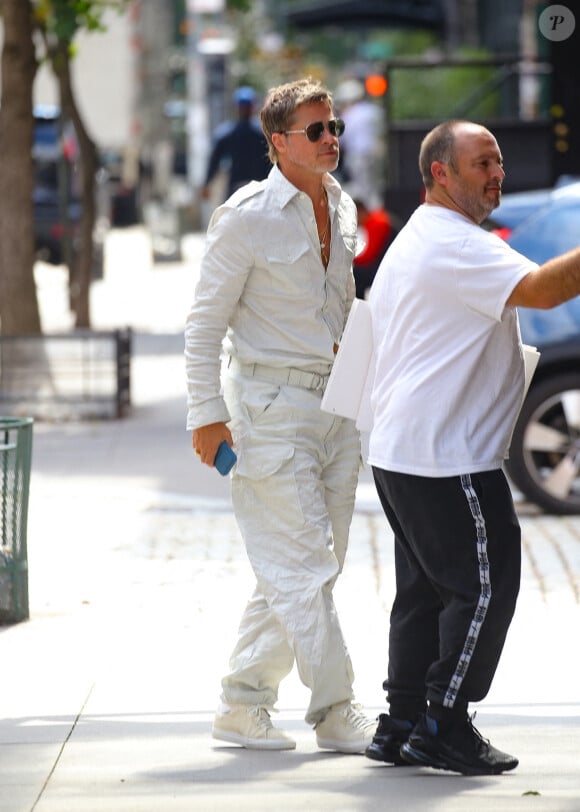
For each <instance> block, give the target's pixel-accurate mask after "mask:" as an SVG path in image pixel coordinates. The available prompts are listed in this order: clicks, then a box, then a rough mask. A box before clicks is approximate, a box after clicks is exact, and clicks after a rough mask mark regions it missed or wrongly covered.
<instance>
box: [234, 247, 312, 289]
mask: <svg viewBox="0 0 580 812" xmlns="http://www.w3.org/2000/svg"><path fill="white" fill-rule="evenodd" d="M309 252H311V246H310V245H309V243H308V242H306V241H302V240H300V239H299V238H296V237H294V238H292V239H290V238H289V237H288V238H286V239H285V238H284V237H281V238H280V240H279V241H277V242H275V243H274V242H272V243H267V244H265V245H264V246H263V248H262V249H261V251H260V252H259V253H257V254H256V259H255V262H256V266H255V273H253V274H252V279H251V280H248V282H249V283H250V284H251V285H255V286H256V287H261V288H262V290H264V289H270V290H276V291H279V292H285V293H288V294H291V293H299V294H301V295H304V286H305V284H306V285H308V284H309V277H310V276H311V267H310V266H311V257H310V256H309Z"/></svg>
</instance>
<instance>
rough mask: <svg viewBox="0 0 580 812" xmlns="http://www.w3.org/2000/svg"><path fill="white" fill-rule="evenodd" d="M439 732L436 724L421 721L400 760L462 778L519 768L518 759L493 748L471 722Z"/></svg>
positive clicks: (404, 747)
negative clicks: (461, 775) (451, 772)
mask: <svg viewBox="0 0 580 812" xmlns="http://www.w3.org/2000/svg"><path fill="white" fill-rule="evenodd" d="M436 729H437V728H436V725H435V724H434V723H433V720H431V719H429V720H428V721H427V720H426V718H425V717H422V719H420V720H419V722H418V723H417V724H416V726H415V728H414V730H413V732H412V733H411V735H410V736H409V738H408V740H407V741H406V742H405V743H404V744H403V745H402V746H401V756H402V757H403V758H404V759H406V761H408V762H409V763H411V764H418V765H420V766H422V767H435V769H438V770H454V771H455V772H458V773H463V775H497V774H498V773H503V772H505V771H506V770H513V769H515V768H516V767H517V766H518V763H519V762H518V759H517V758H514V757H513V756H510V755H508V754H507V753H502V751H501V750H497V749H496V748H495V747H493V746H492V745H491V744H490V743H489V741H488V740H487V739H484V738H483V736H482V735H481V734H480V733H479V731H478V730H477V728H475V727H474V725H473V723H472V721H471V719H465V721H463V722H459V723H458V724H456V725H454V726H453V727H450V728H449V729H448V730H439V731H437V732H434V731H436Z"/></svg>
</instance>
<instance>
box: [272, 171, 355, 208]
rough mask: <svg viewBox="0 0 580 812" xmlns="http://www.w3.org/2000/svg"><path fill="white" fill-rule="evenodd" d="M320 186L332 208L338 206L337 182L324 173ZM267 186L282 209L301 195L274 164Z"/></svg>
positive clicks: (338, 187)
mask: <svg viewBox="0 0 580 812" xmlns="http://www.w3.org/2000/svg"><path fill="white" fill-rule="evenodd" d="M322 184H323V186H324V188H325V189H326V192H327V194H328V200H329V202H330V204H331V206H332V208H336V207H337V206H338V202H339V200H340V194H341V187H340V184H339V183H338V181H337V180H336V179H335V178H333V176H332V175H331V174H330V173H328V172H327V173H326V174H325V175H324V177H323V179H322ZM268 185H269V186H270V188H271V190H272V192H273V193H274V197H275V199H276V200H277V201H278V203H279V204H280V208H281V209H283V208H284V207H285V206H286V205H287V204H288V203H289V202H290V201H291V200H292V199H293V198H294V197H296V195H299V194H301V192H300V189H297V188H296V186H294V184H293V183H290V181H289V180H288V179H287V178H286V176H285V175H283V174H282V172H281V171H280V169H279V168H278V165H277V164H274V166H273V167H272V169H271V170H270V174H269V175H268Z"/></svg>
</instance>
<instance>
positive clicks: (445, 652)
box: [373, 468, 521, 719]
mask: <svg viewBox="0 0 580 812" xmlns="http://www.w3.org/2000/svg"><path fill="white" fill-rule="evenodd" d="M373 474H374V478H375V483H376V486H377V490H378V494H379V498H380V500H381V504H382V506H383V509H384V511H385V514H386V516H387V519H388V520H389V523H390V525H391V527H392V530H393V532H394V535H395V571H396V586H397V589H396V597H395V601H394V603H393V607H392V611H391V623H390V634H389V666H388V677H387V680H386V681H385V682H384V684H383V687H384V688H385V690H386V691H387V701H388V702H389V705H390V713H391V715H392V716H394V717H396V718H402V719H415V718H416V717H417V716H418V715H419V714H420V713H422V712H424V710H425V707H426V703H427V701H429V704H430V706H433V707H435V708H436V709H437V708H439V709H441V711H442V712H443V713H444V714H445V715H453V716H455V715H457V716H463V715H465V713H466V710H467V704H468V702H476V701H479V700H481V699H483V698H484V697H485V696H486V694H487V693H488V691H489V688H490V686H491V682H492V679H493V676H494V674H495V671H496V668H497V664H498V661H499V657H500V654H501V651H502V648H503V645H504V642H505V638H506V635H507V631H508V627H509V624H510V622H511V619H512V617H513V613H514V610H515V604H516V598H517V595H518V591H519V584H520V569H521V534H520V527H519V523H518V520H517V516H516V513H515V509H514V505H513V500H512V496H511V492H510V489H509V485H508V483H507V481H506V478H505V476H504V474H503V471H500V470H493V471H486V472H484V473H478V474H464V475H461V476H453V477H442V478H432V477H419V476H411V475H409V474H400V473H394V472H392V471H384V470H382V469H381V468H373Z"/></svg>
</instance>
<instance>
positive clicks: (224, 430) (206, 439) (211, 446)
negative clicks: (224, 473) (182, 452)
mask: <svg viewBox="0 0 580 812" xmlns="http://www.w3.org/2000/svg"><path fill="white" fill-rule="evenodd" d="M222 440H225V441H226V442H227V443H228V444H229V445H233V439H232V435H231V432H230V430H229V429H228V427H227V425H226V424H225V423H210V424H209V425H208V426H201V427H200V428H199V429H194V430H193V432H192V435H191V442H192V446H193V450H194V451H195V453H196V454H197V456H198V457H199V458H200V460H201V461H202V462H203V463H205V465H209V466H210V468H213V461H214V459H215V455H216V453H217V450H218V446H219V444H220V443H221V442H222Z"/></svg>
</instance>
